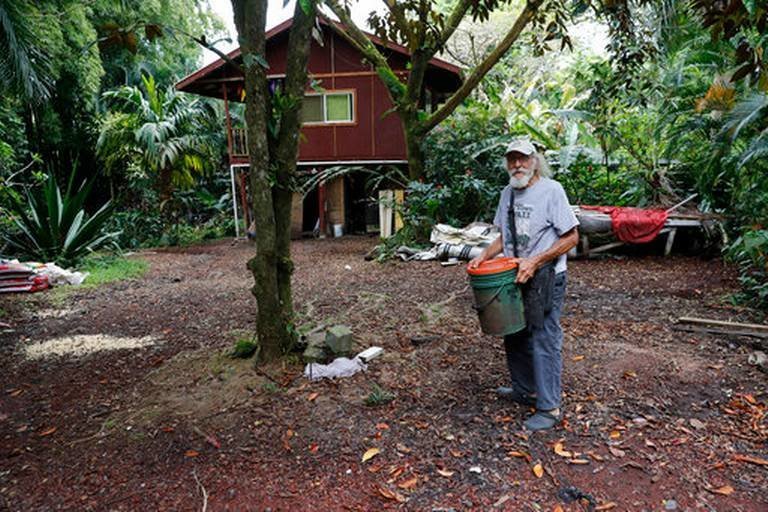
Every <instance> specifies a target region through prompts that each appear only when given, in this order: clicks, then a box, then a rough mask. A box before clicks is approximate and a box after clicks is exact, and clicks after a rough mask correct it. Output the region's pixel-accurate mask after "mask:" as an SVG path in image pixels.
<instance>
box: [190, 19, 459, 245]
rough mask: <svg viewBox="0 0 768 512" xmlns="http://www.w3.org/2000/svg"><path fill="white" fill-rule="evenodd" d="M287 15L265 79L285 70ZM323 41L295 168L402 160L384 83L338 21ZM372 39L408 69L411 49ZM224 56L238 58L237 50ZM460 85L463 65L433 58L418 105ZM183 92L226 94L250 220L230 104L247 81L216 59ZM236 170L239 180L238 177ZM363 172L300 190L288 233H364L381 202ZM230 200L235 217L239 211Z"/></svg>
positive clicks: (396, 66) (274, 37) (314, 57)
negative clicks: (371, 196) (371, 197)
mask: <svg viewBox="0 0 768 512" xmlns="http://www.w3.org/2000/svg"><path fill="white" fill-rule="evenodd" d="M290 26H291V20H287V21H285V22H284V23H282V24H280V25H278V26H276V27H274V28H272V29H271V30H269V31H268V32H267V34H266V37H267V52H266V53H267V55H266V57H267V62H268V63H269V75H268V78H269V79H270V81H271V82H272V84H275V85H276V84H277V83H278V82H279V81H281V80H282V79H283V78H284V76H285V65H286V54H287V49H288V34H289V30H288V29H289V28H290ZM321 26H322V33H321V38H322V45H321V44H320V43H319V42H318V41H317V40H316V39H315V38H313V39H312V43H311V49H310V56H309V63H308V67H309V75H310V79H311V80H312V81H314V83H316V84H318V85H319V89H318V88H312V87H310V84H308V88H307V92H306V96H305V98H304V104H303V108H302V119H303V126H302V137H301V142H300V143H299V159H298V166H299V172H300V173H316V172H318V171H320V170H322V169H324V168H328V167H333V166H339V165H349V166H362V167H374V166H378V165H384V164H390V165H401V166H403V167H405V166H406V164H407V155H406V146H405V141H404V137H403V127H402V124H401V122H400V119H399V117H398V116H397V114H396V113H394V112H391V108H392V102H391V99H390V97H389V94H388V92H387V90H386V89H385V86H384V84H383V82H382V81H381V80H380V79H379V77H378V75H377V74H376V73H375V71H374V70H373V68H372V66H371V65H369V64H367V63H366V62H365V61H364V60H363V58H362V55H361V54H360V53H359V52H358V51H357V49H355V48H354V47H353V46H352V45H350V44H349V43H348V42H347V41H346V40H345V39H344V38H343V37H342V36H341V35H339V31H340V30H342V29H343V26H342V25H340V24H338V23H331V24H329V23H326V22H323V23H322V24H321ZM368 37H369V38H370V39H371V41H373V42H374V44H376V45H377V46H378V47H379V49H380V50H382V51H383V52H384V54H385V55H386V57H387V59H388V60H389V63H390V65H391V66H392V69H393V70H395V72H396V73H397V74H399V75H400V76H402V77H405V76H406V75H407V73H408V71H407V69H406V64H407V62H408V50H407V49H406V48H405V47H403V46H400V45H397V44H394V43H391V42H385V41H382V40H380V39H378V38H377V37H375V36H373V35H368ZM228 57H229V58H230V59H231V60H232V61H234V62H237V63H240V61H241V58H242V57H241V55H240V50H239V49H237V50H234V51H232V52H230V53H229V54H228ZM460 85H461V77H460V70H459V68H458V67H456V66H454V65H453V64H450V63H448V62H445V61H442V60H439V59H432V60H431V61H430V65H429V69H428V71H427V74H426V79H425V90H424V96H423V104H424V105H425V108H426V109H427V110H430V109H432V108H434V107H435V106H436V105H437V104H439V103H440V102H441V101H443V100H444V99H445V98H446V97H447V96H448V95H450V94H451V93H452V92H454V91H455V90H456V89H458V87H459V86H460ZM176 88H177V89H178V90H180V91H184V92H189V93H193V94H199V95H203V96H208V97H212V98H219V99H222V100H224V106H225V110H226V113H227V116H226V119H227V126H226V131H227V143H228V154H229V164H230V174H231V177H232V192H233V196H237V195H238V194H237V193H236V187H237V186H236V184H235V183H236V182H237V183H238V184H239V191H240V194H239V196H240V205H241V208H240V210H241V212H242V213H243V217H244V220H245V222H246V224H245V225H246V226H247V225H249V222H248V208H247V207H245V208H244V207H243V206H244V205H247V198H248V194H247V192H246V189H247V182H248V180H247V179H246V173H247V168H248V150H247V144H246V139H245V130H244V128H242V127H237V126H232V122H231V116H230V110H229V109H230V102H233V101H235V102H239V101H241V100H242V98H243V89H244V79H243V75H242V73H241V71H240V70H239V69H238V68H237V67H236V66H233V65H232V64H230V63H228V62H227V61H226V60H224V59H219V60H217V61H215V62H213V63H211V64H209V65H207V66H205V67H203V68H201V69H199V70H198V71H195V72H194V73H192V74H190V75H189V76H187V77H186V78H184V79H183V80H181V81H180V82H179V83H178V84H176ZM236 175H237V177H238V179H236ZM366 194H367V192H366V187H365V178H364V177H363V176H361V175H355V174H354V173H352V174H347V175H345V176H344V177H341V178H336V179H333V180H331V181H330V182H327V183H322V184H320V185H319V186H318V187H316V188H315V189H314V190H312V191H310V192H309V193H307V194H306V195H305V196H302V195H301V194H298V193H297V194H296V195H295V197H294V206H293V214H292V229H291V231H292V233H293V234H294V235H295V236H298V235H300V234H301V233H302V232H311V231H313V230H315V229H317V228H318V227H319V230H320V232H321V233H324V234H325V233H332V232H334V231H335V232H336V233H338V232H339V231H343V232H366V231H370V230H371V227H372V226H377V225H378V215H377V212H378V207H377V206H376V205H373V206H372V207H371V205H370V204H369V202H368V201H366V200H365V198H366ZM237 208H238V207H237V201H235V217H236V218H237V217H238V210H237Z"/></svg>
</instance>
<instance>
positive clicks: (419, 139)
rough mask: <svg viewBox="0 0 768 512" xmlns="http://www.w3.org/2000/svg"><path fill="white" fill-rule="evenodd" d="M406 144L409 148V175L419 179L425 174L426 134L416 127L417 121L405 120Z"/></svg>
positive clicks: (413, 178)
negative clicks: (422, 133)
mask: <svg viewBox="0 0 768 512" xmlns="http://www.w3.org/2000/svg"><path fill="white" fill-rule="evenodd" d="M403 132H404V133H405V146H406V149H407V150H408V177H409V178H410V179H411V181H418V180H419V179H420V178H421V177H422V175H423V174H424V147H423V144H424V136H423V135H421V134H419V133H418V131H417V129H416V122H415V121H405V120H404V121H403Z"/></svg>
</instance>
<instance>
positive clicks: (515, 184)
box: [507, 167, 534, 189]
mask: <svg viewBox="0 0 768 512" xmlns="http://www.w3.org/2000/svg"><path fill="white" fill-rule="evenodd" d="M518 170H520V171H523V173H524V174H523V176H522V177H521V178H515V176H514V174H515V172H517V171H518ZM507 172H509V184H510V185H512V188H516V189H521V188H525V187H527V186H528V183H530V182H531V178H533V173H534V170H533V169H526V168H525V167H521V168H520V169H515V170H513V171H507Z"/></svg>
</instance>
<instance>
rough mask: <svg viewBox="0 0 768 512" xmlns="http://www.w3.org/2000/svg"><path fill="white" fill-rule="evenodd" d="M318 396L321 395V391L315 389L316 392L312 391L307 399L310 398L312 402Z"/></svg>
mask: <svg viewBox="0 0 768 512" xmlns="http://www.w3.org/2000/svg"><path fill="white" fill-rule="evenodd" d="M318 396H320V393H318V392H317V391H315V392H314V393H310V395H309V396H308V397H307V400H309V401H310V402H312V401H313V400H314V399H315V398H317V397H318Z"/></svg>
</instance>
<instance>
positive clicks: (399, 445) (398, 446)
mask: <svg viewBox="0 0 768 512" xmlns="http://www.w3.org/2000/svg"><path fill="white" fill-rule="evenodd" d="M395 448H396V449H397V451H399V452H400V453H411V449H410V448H408V447H407V446H405V445H404V444H402V443H397V444H396V445H395ZM454 457H456V455H454Z"/></svg>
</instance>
